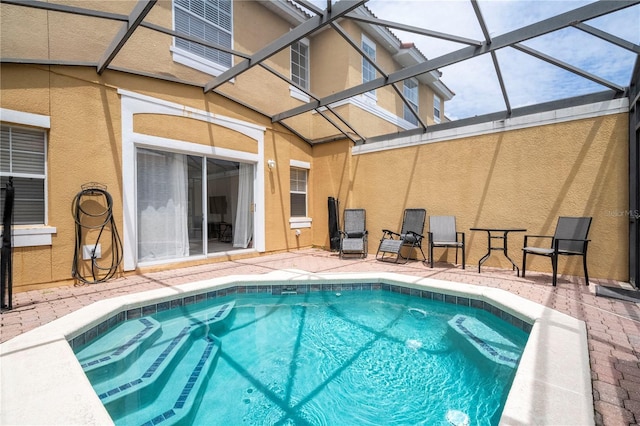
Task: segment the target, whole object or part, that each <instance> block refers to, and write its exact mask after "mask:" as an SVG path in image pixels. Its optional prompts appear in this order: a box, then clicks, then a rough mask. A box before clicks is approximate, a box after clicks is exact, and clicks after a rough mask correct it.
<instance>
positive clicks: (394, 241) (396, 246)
mask: <svg viewBox="0 0 640 426" xmlns="http://www.w3.org/2000/svg"><path fill="white" fill-rule="evenodd" d="M426 216H427V211H426V210H425V209H405V211H404V218H403V220H402V229H401V230H400V233H397V232H393V231H390V230H389V229H383V230H382V239H380V245H379V246H378V252H377V253H376V259H377V260H381V261H395V262H396V263H398V262H399V261H400V259H402V260H404V262H403V263H406V262H407V261H409V259H410V257H409V256H406V257H405V256H403V255H402V249H403V248H405V249H407V250H408V251H409V253H410V252H411V251H413V249H414V248H415V249H419V250H420V253H422V258H423V259H424V261H426V260H427V258H426V256H425V255H424V252H423V251H422V240H423V239H424V235H422V233H423V232H424V221H425V218H426ZM388 254H391V256H393V257H387V258H385V255H388ZM413 260H415V259H413Z"/></svg>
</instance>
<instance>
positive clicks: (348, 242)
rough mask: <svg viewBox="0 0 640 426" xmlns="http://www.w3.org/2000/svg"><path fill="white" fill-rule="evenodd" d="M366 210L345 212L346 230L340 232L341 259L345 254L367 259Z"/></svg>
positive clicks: (348, 210)
mask: <svg viewBox="0 0 640 426" xmlns="http://www.w3.org/2000/svg"><path fill="white" fill-rule="evenodd" d="M366 218H367V217H366V212H365V210H364V209H345V210H344V229H343V230H342V231H340V258H343V257H344V255H345V254H358V255H360V256H362V257H363V258H365V257H367V235H368V231H367V222H366Z"/></svg>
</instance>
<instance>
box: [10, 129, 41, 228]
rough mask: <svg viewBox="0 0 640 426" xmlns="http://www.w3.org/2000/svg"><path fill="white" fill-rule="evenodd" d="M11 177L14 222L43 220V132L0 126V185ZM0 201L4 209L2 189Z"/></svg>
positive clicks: (25, 223)
mask: <svg viewBox="0 0 640 426" xmlns="http://www.w3.org/2000/svg"><path fill="white" fill-rule="evenodd" d="M9 177H12V178H13V179H12V182H13V188H14V190H15V198H14V205H13V223H14V224H16V225H32V224H38V225H42V224H44V213H45V205H44V200H45V193H44V188H45V132H44V131H42V130H36V129H28V128H22V127H13V126H5V125H2V126H0V186H1V187H2V189H4V188H6V185H7V183H8V182H9ZM1 192H2V195H1V200H0V205H1V206H2V210H0V211H2V212H4V202H5V191H1Z"/></svg>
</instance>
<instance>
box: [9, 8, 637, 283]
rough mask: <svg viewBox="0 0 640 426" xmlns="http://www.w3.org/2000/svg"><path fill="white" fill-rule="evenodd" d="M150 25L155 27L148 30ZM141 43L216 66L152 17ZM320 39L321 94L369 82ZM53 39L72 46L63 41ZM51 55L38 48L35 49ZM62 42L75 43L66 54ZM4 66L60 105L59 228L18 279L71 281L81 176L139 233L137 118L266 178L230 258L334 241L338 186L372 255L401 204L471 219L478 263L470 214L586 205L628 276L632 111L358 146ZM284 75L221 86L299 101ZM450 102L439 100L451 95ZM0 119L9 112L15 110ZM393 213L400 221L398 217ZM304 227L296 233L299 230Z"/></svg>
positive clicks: (612, 260) (12, 98)
mask: <svg viewBox="0 0 640 426" xmlns="http://www.w3.org/2000/svg"><path fill="white" fill-rule="evenodd" d="M107 3H108V4H109V6H107V5H106V4H107ZM116 3H118V5H116ZM96 4H104V6H101V7H109V8H114V9H113V10H111V11H114V12H122V11H121V10H120V9H119V8H120V7H123V9H124V10H131V6H130V5H131V3H127V5H126V6H127V7H124V5H125V3H119V2H106V3H105V2H97V3H96ZM5 6H6V7H7V9H6V10H8V11H9V12H8V15H7V16H3V20H2V22H3V26H4V23H5V22H9V21H7V19H6V18H7V17H9V16H10V17H12V18H15V20H16V22H18V21H19V19H18V18H19V17H18V16H14V15H15V13H17V12H22V13H27V14H28V15H29V16H30V18H31V19H32V21H33V23H34V24H36V27H37V28H40V27H45V26H44V25H41V24H43V22H45V21H42V19H44V18H46V13H44V12H43V11H41V10H35V9H28V8H25V9H18V8H13V9H12V8H11V6H10V5H3V8H4V7H5ZM4 10H5V9H3V11H4ZM25 11H26V12H25ZM171 14H172V7H171V2H170V1H160V2H159V3H158V7H156V8H154V9H153V11H152V12H151V14H150V15H149V20H150V21H151V22H154V23H157V24H159V25H162V26H165V27H167V28H171V26H172V25H171ZM51 15H55V21H56V23H57V26H59V27H60V29H59V30H57V31H64V29H65V28H67V29H68V26H65V18H64V16H66V15H64V14H54V13H52V14H51ZM234 19H235V22H236V24H235V25H236V27H235V31H234V46H235V48H236V49H238V50H240V51H247V52H248V51H254V50H256V49H257V48H259V47H260V46H264V41H265V40H269V39H275V38H277V37H278V36H280V35H282V34H284V33H286V32H287V31H289V29H290V24H289V23H287V22H286V21H285V20H283V19H280V18H279V17H277V16H276V15H274V14H273V13H272V12H270V11H268V10H266V9H265V8H263V7H262V6H260V4H259V2H235V3H234ZM10 21H11V20H10ZM11 22H13V21H11ZM242 25H246V26H248V27H249V30H247V31H242V30H241V28H242ZM343 26H344V28H345V30H346V31H348V32H349V34H351V36H352V37H353V38H354V39H355V40H357V41H358V42H359V41H360V40H361V35H362V29H361V27H360V26H358V25H356V24H353V23H350V22H345V23H344V24H343ZM78 30H81V28H78ZM86 30H87V31H88V30H89V27H87V28H86ZM22 31H23V29H21V28H20V27H18V26H15V25H14V26H12V27H11V26H10V28H7V27H6V26H5V27H4V28H2V37H3V42H2V43H3V49H4V47H5V46H8V47H9V48H10V47H11V42H10V40H9V41H7V37H26V36H25V35H24V33H23V32H22ZM142 34H145V35H147V36H149V37H150V39H147V40H144V37H142V36H141V35H142ZM40 36H41V34H40V33H38V32H36V34H34V37H36V38H39V37H40ZM138 37H141V38H140V39H138ZM370 38H372V37H370ZM60 40H66V41H67V42H69V45H68V46H67V47H69V48H70V51H72V50H73V48H75V47H76V46H75V44H76V43H72V41H73V38H71V39H70V38H69V37H68V36H67V35H64V37H61V38H60ZM130 43H131V44H128V45H127V47H126V49H134V50H135V49H136V48H137V49H143V48H144V49H147V50H150V51H151V52H152V54H150V55H141V56H140V58H147V59H149V58H151V59H149V60H148V61H147V62H146V63H142V64H141V65H143V67H147V68H148V71H149V72H159V71H161V72H163V73H165V74H169V75H171V76H175V77H176V78H178V79H183V78H184V79H186V80H194V81H199V82H201V83H203V84H204V83H206V82H208V81H209V80H210V79H211V76H209V75H206V74H204V73H201V72H199V71H196V70H193V69H190V68H188V67H185V66H184V65H180V64H177V63H175V62H173V60H172V57H171V51H170V46H171V43H172V38H171V37H169V36H166V35H157V34H150V33H149V32H148V31H142V32H140V33H139V34H136V35H135V36H134V38H133V39H132V40H131V42H130ZM310 43H311V44H310V53H311V90H312V91H313V92H315V93H318V94H320V95H322V96H326V95H328V94H330V93H333V92H335V91H337V90H342V89H344V88H346V87H352V86H354V85H358V84H360V83H361V82H362V80H361V58H360V55H359V54H358V53H357V52H355V50H353V49H352V48H351V47H350V46H349V45H348V44H347V43H346V42H345V41H344V40H342V39H341V38H340V37H339V36H338V35H336V33H335V32H334V31H331V30H324V31H320V32H318V33H317V34H315V35H314V36H313V38H312V39H311V40H310ZM56 46H57V47H56V48H58V47H60V48H61V45H60V44H56ZM336 46H339V47H336ZM94 48H95V46H94ZM36 50H37V49H36ZM98 51H100V50H98ZM376 51H377V57H378V62H379V63H380V65H381V66H382V68H383V69H385V70H387V71H388V72H392V71H393V70H395V69H397V67H398V65H397V64H396V63H395V62H394V61H393V59H392V57H391V54H390V53H389V52H387V51H386V50H385V49H383V48H382V46H380V45H379V44H378V43H377V50H376ZM3 53H4V52H3ZM40 54H41V52H40V53H38V52H35V51H34V53H33V55H34V56H38V55H40ZM9 56H10V55H9ZM45 56H46V55H45ZM60 56H64V54H62V53H60ZM147 59H141V60H147ZM121 60H122V59H120V57H118V58H117V59H116V62H115V64H116V65H118V66H122V67H123V68H126V67H127V65H128V64H127V63H126V62H123V63H120V62H119V61H121ZM289 61H290V57H289V51H288V49H285V50H284V51H282V52H279V53H278V54H276V55H274V56H273V58H271V59H270V60H269V61H268V63H269V65H270V66H272V67H273V68H274V69H276V70H278V71H279V72H281V73H283V74H285V75H288V74H289ZM336 64H341V66H340V67H337V66H336ZM345 64H346V65H345ZM0 73H1V75H2V78H1V79H0V107H1V108H3V109H4V110H11V111H18V112H21V113H28V114H37V115H38V116H42V117H48V118H49V119H50V127H49V128H48V130H47V138H48V139H47V156H48V158H47V188H46V191H47V197H48V198H47V203H46V208H47V223H46V224H45V226H44V227H43V229H42V230H41V231H43V232H44V233H48V234H49V235H50V236H51V243H50V244H45V245H25V246H22V247H16V248H15V249H14V258H13V273H14V279H13V283H14V289H15V291H22V290H29V289H32V288H39V287H47V286H54V285H59V284H60V283H72V282H73V281H72V279H71V265H72V260H73V254H74V250H75V247H74V242H75V241H74V237H75V223H74V220H73V217H72V215H71V206H72V202H73V199H74V197H75V196H76V194H77V193H78V192H79V191H80V189H81V186H82V185H83V184H86V183H89V182H99V183H101V184H103V185H105V186H106V187H107V190H108V191H109V192H110V193H111V195H112V197H113V200H114V212H115V218H116V226H117V227H118V229H119V230H120V231H121V232H123V234H124V235H125V241H124V243H125V244H129V245H131V244H134V245H135V241H132V240H131V238H129V237H128V236H127V235H128V234H126V232H124V231H125V230H126V228H127V221H126V220H125V217H127V216H128V213H129V210H127V209H128V207H127V205H126V200H128V199H130V197H131V193H132V192H131V191H132V188H131V182H130V179H129V178H127V176H128V175H127V173H129V177H130V174H131V173H133V169H132V167H131V165H130V164H128V163H127V161H131V159H130V158H129V159H127V156H126V152H125V149H129V148H130V142H131V141H130V140H128V139H127V138H128V137H130V135H129V136H127V135H126V132H125V130H124V129H125V128H126V126H127V125H128V124H127V123H128V120H129V119H131V126H132V129H131V132H132V133H136V134H140V135H143V136H144V137H145V138H146V139H145V141H147V140H151V139H153V138H161V139H163V140H171V141H178V143H177V145H175V147H177V149H178V150H179V149H180V146H181V145H180V144H184V145H187V144H189V146H194V147H196V148H197V149H199V150H201V151H202V152H207V150H225V151H224V152H228V151H232V150H233V151H236V152H239V153H241V154H242V155H245V156H246V158H250V159H251V161H252V162H254V164H256V166H257V167H256V171H257V173H258V175H259V180H260V182H262V186H261V187H260V188H258V189H259V191H261V192H262V195H263V203H264V205H261V203H258V206H257V208H258V209H259V210H260V211H261V214H262V215H263V217H264V224H263V225H261V228H259V229H256V230H255V232H256V234H258V233H261V234H260V238H262V240H263V241H264V247H263V248H260V250H254V251H250V252H242V253H238V254H233V255H231V257H232V258H234V257H247V256H257V255H260V254H261V253H263V252H267V253H273V252H279V251H286V250H295V249H299V248H304V247H310V246H318V247H325V248H328V247H329V235H328V226H327V222H328V213H327V197H330V196H331V197H335V198H338V199H339V200H340V213H341V214H342V211H343V210H344V208H347V207H362V208H365V209H367V223H368V228H369V231H370V236H369V251H370V253H375V250H376V249H377V245H378V240H379V239H380V237H381V230H382V229H383V228H393V227H396V228H398V227H400V224H401V223H400V222H401V219H402V210H403V209H404V208H409V207H424V208H426V209H427V212H428V214H429V215H435V214H453V215H456V216H457V218H458V227H459V228H460V229H461V230H464V231H466V232H467V243H468V258H467V263H468V264H469V265H473V264H474V263H476V262H477V260H478V259H479V258H480V257H481V256H482V255H484V253H485V252H486V240H485V236H484V235H483V234H479V233H475V232H470V231H469V228H471V227H474V226H514V227H524V228H527V229H528V230H529V232H528V233H533V234H552V233H553V229H554V226H555V223H556V220H557V217H558V216H560V215H572V216H582V215H590V216H593V217H594V222H593V225H592V231H591V234H590V236H591V239H592V243H591V246H590V254H589V268H590V275H591V276H593V277H594V278H595V277H605V278H610V279H617V280H626V279H627V278H628V266H627V262H628V256H627V250H628V235H627V225H628V224H627V223H626V222H625V219H626V218H625V217H621V216H619V215H617V213H618V212H623V211H625V209H626V208H627V194H628V191H627V190H626V188H627V187H628V170H627V164H628V162H627V137H628V135H627V126H628V123H627V117H626V115H624V114H616V115H608V116H602V117H593V118H588V119H582V120H574V121H566V122H563V123H556V124H550V125H539V126H536V127H530V128H526V129H519V130H511V131H504V132H496V133H490V134H484V135H479V136H469V137H464V138H456V139H452V140H447V141H443V142H437V143H426V144H419V145H414V146H408V147H401V148H397V149H392V150H384V151H377V152H367V153H357V155H352V151H353V150H354V147H353V146H352V142H351V141H348V140H339V141H336V142H331V143H322V144H317V145H314V146H310V145H309V144H307V143H306V142H304V141H302V140H300V139H299V138H298V137H297V136H295V135H292V134H291V133H290V132H289V131H288V130H287V129H286V128H284V127H283V126H281V125H279V124H274V123H271V120H270V118H269V117H268V116H265V115H262V114H260V113H258V112H255V111H252V110H250V109H248V108H246V107H244V106H242V105H239V104H237V103H235V102H233V101H231V100H228V99H226V98H225V97H223V96H220V95H218V94H215V93H206V94H205V93H203V90H202V88H201V87H198V86H190V85H186V84H179V83H173V82H169V81H161V80H158V79H152V78H146V77H142V76H136V75H132V74H127V73H123V72H117V71H112V70H107V71H105V72H104V73H103V74H102V75H98V74H97V73H96V72H95V68H94V67H80V66H78V67H64V66H38V65H18V64H0ZM267 77H269V80H268V81H269V82H272V81H277V84H265V79H266V78H267ZM288 86H289V85H288V84H287V83H286V82H282V81H281V80H279V79H275V80H274V77H273V76H270V74H269V73H267V72H266V71H265V70H263V69H260V68H259V67H255V70H252V71H251V72H249V73H247V74H246V75H241V76H239V77H237V78H236V79H235V81H234V82H233V83H231V84H226V85H225V89H224V90H223V91H224V92H225V93H227V94H229V95H230V96H236V95H238V96H239V95H243V94H251V96H252V97H253V99H254V100H256V105H257V106H258V107H259V108H264V110H265V111H267V112H268V111H269V109H270V108H272V107H273V104H274V103H277V107H278V108H279V109H282V108H283V107H285V106H287V107H289V106H290V107H294V106H297V105H299V104H300V101H299V100H296V99H294V98H292V97H291V96H290V95H289V87H288ZM273 90H275V93H276V95H274V94H273V93H272V91H273ZM123 91H126V92H130V93H133V94H136V96H137V95H139V96H141V97H148V98H150V99H153V100H155V101H157V102H158V103H173V104H175V105H177V106H178V107H180V108H182V109H183V110H184V111H185V112H184V114H183V115H180V116H178V115H168V114H164V113H159V112H145V113H139V114H133V115H132V116H131V117H130V116H129V115H127V114H128V113H127V112H126V111H124V110H123V98H125V97H127V96H128V95H123ZM392 92H393V90H392V89H391V88H384V89H379V90H378V104H379V105H381V106H383V107H385V108H388V109H389V111H390V113H391V114H392V115H393V114H395V115H396V116H398V117H401V116H402V104H401V103H398V102H397V100H394V96H392ZM425 94H426V95H425ZM442 108H443V110H442V113H443V114H444V103H443V104H442ZM336 110H337V111H339V112H340V114H341V115H343V116H344V117H345V118H346V119H347V120H348V121H350V122H353V123H356V124H357V129H360V130H361V129H365V130H366V132H365V133H364V136H369V135H370V134H381V133H382V134H384V133H391V132H395V131H396V130H397V129H398V127H397V126H396V125H395V124H393V123H392V122H389V121H385V120H381V119H380V118H379V117H377V116H375V115H374V114H372V113H371V112H370V111H368V110H366V109H363V108H361V107H359V106H355V105H353V104H349V103H345V104H343V105H342V106H337V107H336ZM194 111H195V112H197V113H198V114H199V115H201V116H206V117H209V118H211V119H210V120H203V119H198V118H196V117H195V116H194V115H195V114H194V115H191V114H193V112H194ZM420 111H421V113H424V114H427V118H428V120H427V122H428V123H429V124H430V123H432V122H433V91H432V90H431V89H430V88H429V87H427V86H425V85H422V86H421V88H420ZM207 114H209V115H207ZM267 115H268V114H267ZM217 118H223V119H224V120H227V121H233V122H234V123H236V124H237V123H240V124H241V125H243V126H246V127H249V128H251V129H252V131H254V132H259V133H261V136H260V142H256V140H255V139H253V138H251V137H249V136H247V134H243V133H241V132H238V131H236V130H233V129H232V128H230V127H224V126H222V125H220V124H217V122H216V120H215V119H217ZM0 119H2V120H4V117H0ZM295 120H297V121H299V122H300V123H302V125H303V126H306V127H305V129H308V130H309V131H310V133H311V134H313V135H314V137H322V136H324V135H326V134H335V133H336V131H335V129H331V126H330V125H328V124H322V125H320V124H319V123H321V122H323V120H322V119H321V118H320V117H319V115H318V114H315V113H309V114H304V115H303V116H301V117H299V118H295ZM4 123H5V121H3V124H4ZM7 124H11V122H8V123H7ZM261 129H262V130H261ZM123 135H124V136H123ZM128 147H129V148H128ZM269 159H273V160H274V161H275V163H276V167H275V168H273V169H269V168H268V167H267V166H266V161H267V160H269ZM297 164H298V165H299V164H307V165H308V166H309V176H308V177H309V180H308V182H309V187H308V193H307V199H308V212H309V225H308V227H307V226H305V227H300V226H299V225H296V223H295V222H292V221H291V220H290V170H291V167H292V165H293V166H295V165H297ZM389 165H393V167H389ZM127 179H129V180H127ZM389 218H395V219H393V220H392V221H389ZM18 228H20V227H18ZM298 229H299V230H300V231H301V233H300V235H296V230H298ZM18 231H20V230H19V229H18ZM521 238H522V236H521V234H514V236H513V237H512V238H510V247H511V251H510V255H511V256H512V257H513V258H514V259H516V261H517V262H518V263H521V256H520V248H521V247H522V239H521ZM453 254H454V253H453V252H452V251H451V250H449V251H444V250H442V249H440V250H438V251H437V252H436V255H437V256H438V259H442V260H449V261H452V259H453V257H452V255H453ZM443 256H446V257H443ZM226 259H228V257H227V256H224V257H222V256H212V257H209V258H207V259H193V260H184V261H180V262H167V263H164V264H158V265H154V266H145V267H144V268H143V269H140V268H138V266H137V265H135V262H134V264H133V266H131V265H129V266H122V267H121V270H120V273H121V274H122V273H125V270H126V271H136V272H140V271H142V270H150V269H166V268H170V267H175V266H179V265H184V266H186V265H190V264H194V263H200V262H215V261H219V260H226ZM487 265H488V266H501V267H508V264H506V262H505V261H503V260H501V257H500V256H499V254H496V255H494V256H492V257H491V259H490V260H489V261H488V262H487ZM530 268H531V269H534V270H543V271H548V270H550V266H549V262H548V259H535V258H532V260H531V265H530ZM560 271H561V272H562V273H570V274H576V275H581V274H582V270H581V265H580V263H579V261H578V260H576V259H572V260H569V261H567V262H563V261H561V263H560Z"/></svg>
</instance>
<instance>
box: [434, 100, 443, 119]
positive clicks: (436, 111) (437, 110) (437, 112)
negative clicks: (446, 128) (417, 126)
mask: <svg viewBox="0 0 640 426" xmlns="http://www.w3.org/2000/svg"><path fill="white" fill-rule="evenodd" d="M440 111H441V109H440V97H439V96H437V95H434V96H433V121H435V122H436V123H439V122H440Z"/></svg>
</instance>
